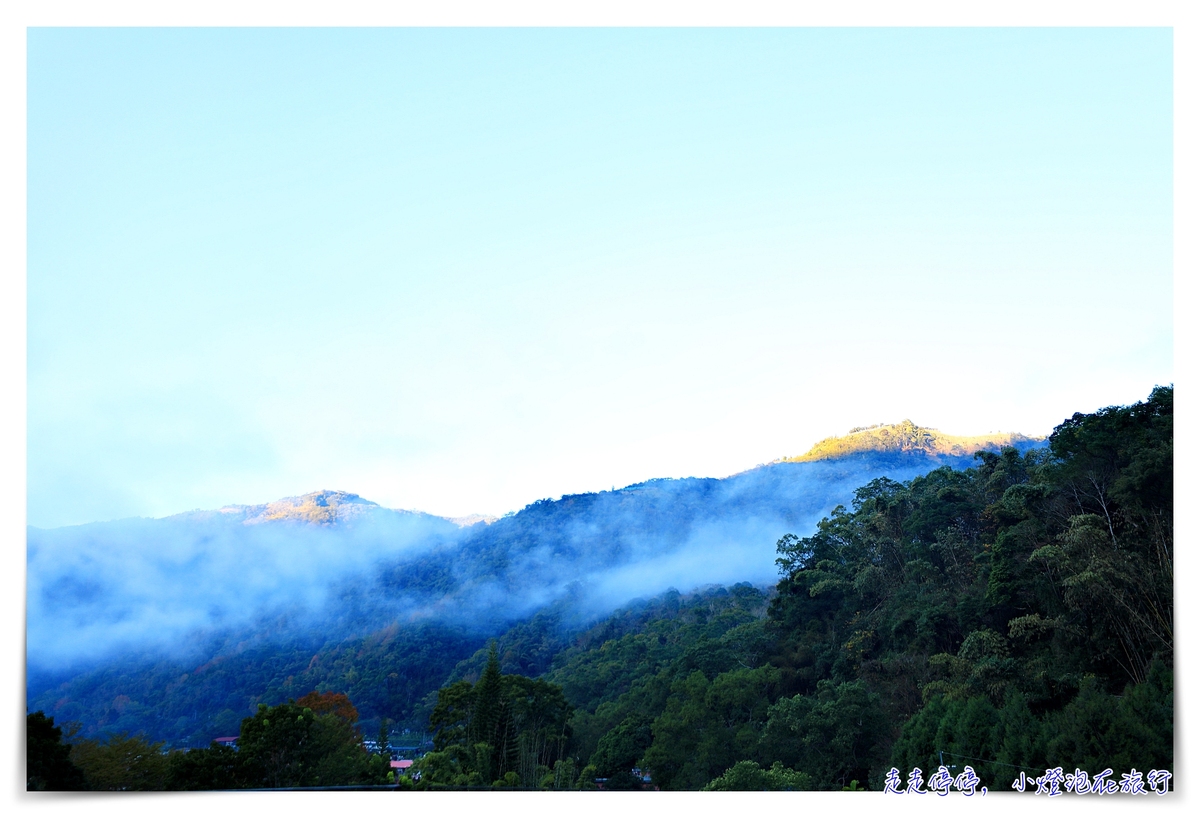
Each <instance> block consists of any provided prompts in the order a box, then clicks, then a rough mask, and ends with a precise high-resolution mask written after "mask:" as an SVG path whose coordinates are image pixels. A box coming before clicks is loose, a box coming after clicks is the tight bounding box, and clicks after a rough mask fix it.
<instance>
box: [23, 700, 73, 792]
mask: <svg viewBox="0 0 1200 818" xmlns="http://www.w3.org/2000/svg"><path fill="white" fill-rule="evenodd" d="M71 749H72V747H71V745H70V744H64V743H63V741H62V728H60V727H55V726H54V719H53V718H52V717H47V716H46V714H45V713H43V712H42V711H41V710H39V711H37V712H36V713H28V714H26V716H25V775H26V783H25V786H26V788H27V789H29V790H84V789H87V782H86V780H85V779H84V776H83V771H82V770H80V769H79V768H78V767H77V766H76V765H75V764H74V763H73V762H72V761H71Z"/></svg>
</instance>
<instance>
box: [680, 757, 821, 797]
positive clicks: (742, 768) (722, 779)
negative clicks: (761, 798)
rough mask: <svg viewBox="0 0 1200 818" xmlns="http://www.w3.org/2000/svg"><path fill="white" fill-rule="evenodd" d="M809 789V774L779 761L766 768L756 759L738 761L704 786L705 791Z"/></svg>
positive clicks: (810, 779)
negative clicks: (790, 768)
mask: <svg viewBox="0 0 1200 818" xmlns="http://www.w3.org/2000/svg"><path fill="white" fill-rule="evenodd" d="M811 789H813V785H812V777H811V776H809V775H808V774H807V773H802V772H797V771H796V770H789V769H788V768H786V767H784V766H783V762H781V761H776V762H775V763H774V764H772V765H771V767H770V769H766V770H764V769H763V768H762V767H760V766H759V764H758V762H757V761H739V762H738V763H737V764H734V765H733V766H732V767H730V768H729V769H728V770H726V771H725V772H724V773H723V774H722V775H720V776H718V777H717V778H714V779H713V780H712V781H710V782H708V784H707V785H705V787H704V790H705V791H707V792H727V791H741V792H747V791H756V790H811Z"/></svg>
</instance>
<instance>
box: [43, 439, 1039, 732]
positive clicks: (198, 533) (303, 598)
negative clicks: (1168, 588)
mask: <svg viewBox="0 0 1200 818" xmlns="http://www.w3.org/2000/svg"><path fill="white" fill-rule="evenodd" d="M1027 445H1033V442H1032V441H1027ZM970 462H971V460H970V458H969V457H965V456H956V455H945V454H937V453H932V454H931V453H929V452H926V451H924V450H919V449H914V450H911V451H895V452H893V451H884V452H878V453H875V454H871V453H868V452H861V451H860V452H856V453H855V455H854V456H853V457H849V458H834V459H826V460H819V461H812V462H803V463H783V462H780V463H774V464H770V465H766V466H761V467H758V468H755V469H751V470H749V471H746V472H743V473H741V474H737V475H734V476H732V477H728V478H725V479H722V480H717V479H701V478H687V479H680V480H675V479H663V480H651V481H647V482H645V483H639V484H634V485H632V486H627V487H625V488H623V489H617V490H613V491H605V492H598V493H592V494H581V495H569V496H564V497H562V498H560V499H558V500H550V499H546V500H540V501H537V502H535V503H532V504H530V505H529V506H527V507H526V508H524V509H522V510H521V511H520V512H517V513H516V514H512V515H509V516H506V517H504V518H502V519H500V520H497V521H495V522H493V523H491V524H485V523H479V524H476V525H473V526H469V527H460V526H458V525H455V524H453V523H452V522H451V521H447V520H443V519H441V518H437V517H431V516H429V515H425V514H420V513H416V512H402V511H396V510H392V509H385V508H382V507H380V506H377V505H375V504H374V503H371V502H369V501H366V500H364V499H363V498H360V497H358V496H357V495H352V494H346V493H343V492H331V491H325V492H318V493H315V494H311V495H305V496H304V497H299V498H288V499H285V500H282V501H278V502H276V503H270V504H264V505H260V506H229V507H226V508H223V509H219V510H216V511H209V512H189V513H187V514H181V515H176V516H174V517H169V518H166V519H162V520H142V519H136V520H124V521H117V522H113V523H96V524H92V525H87V526H76V527H71V528H63V529H53V530H39V529H34V528H31V529H30V530H29V550H28V554H29V560H28V578H29V579H28V590H29V593H28V599H29V603H28V616H29V625H28V635H29V640H28V691H29V698H30V702H31V706H33V705H34V704H36V706H37V707H38V708H43V709H45V711H46V712H47V714H49V715H57V716H58V717H59V718H60V720H61V719H63V718H66V719H70V720H79V721H80V722H81V723H82V724H83V730H84V735H95V734H98V733H100V732H104V731H112V730H128V731H134V732H136V731H138V730H143V731H145V732H147V733H148V734H151V735H153V736H155V737H157V738H160V739H163V740H166V741H169V742H172V743H197V742H199V743H204V742H206V741H207V740H208V738H210V737H211V736H213V735H220V734H223V733H228V732H229V730H230V729H232V728H233V727H236V724H237V723H238V719H240V718H241V716H243V715H248V714H250V713H252V712H254V706H255V705H256V704H257V703H258V702H260V701H264V700H266V701H274V700H276V699H283V698H286V697H287V696H295V695H303V694H304V693H306V692H308V690H311V689H313V688H314V687H319V688H321V689H334V690H339V691H343V692H347V693H349V694H350V695H351V696H352V698H353V700H354V701H355V703H356V705H358V707H359V709H360V712H361V713H362V715H363V716H364V718H368V719H370V718H378V717H381V716H387V717H388V718H392V719H405V718H409V717H411V716H412V715H413V713H414V708H416V707H418V705H420V704H421V703H422V702H423V701H424V699H425V696H426V695H427V694H428V693H429V692H430V691H432V690H435V689H436V688H437V686H438V685H439V684H440V683H441V682H442V681H444V680H445V679H446V678H447V674H449V672H450V671H451V669H452V668H453V667H454V665H455V664H456V663H457V662H459V661H460V660H462V659H464V658H467V657H469V656H471V655H472V654H473V653H475V652H476V651H477V650H478V649H479V648H480V647H481V646H482V645H483V644H484V643H485V641H486V639H488V638H489V637H493V636H496V635H498V634H501V633H504V632H505V631H506V630H507V629H509V628H511V627H514V626H517V625H519V624H520V623H523V622H525V623H528V622H532V621H533V620H532V619H531V617H535V616H537V615H539V612H540V615H541V617H542V620H540V621H545V622H549V621H553V623H554V624H553V628H552V629H547V628H543V629H542V630H543V631H544V632H545V633H546V634H547V636H546V639H547V640H549V641H547V642H546V643H545V645H544V646H543V649H542V654H541V658H540V659H538V660H536V661H531V662H527V663H526V664H525V665H524V666H522V667H521V668H519V670H520V671H521V672H525V673H540V672H542V671H544V670H545V669H547V668H548V667H549V658H550V656H552V655H553V650H554V645H557V644H561V643H563V640H566V639H567V638H568V637H569V636H570V635H571V634H573V633H575V632H577V631H579V630H581V629H583V628H586V627H588V626H589V625H590V624H591V623H593V622H595V621H597V619H598V618H602V617H604V616H605V615H607V614H608V613H609V612H611V611H612V610H614V609H615V608H617V607H619V606H621V605H624V604H626V603H627V602H629V601H630V600H632V599H635V598H637V597H651V596H654V595H656V594H659V593H661V592H663V591H664V590H666V589H668V588H672V587H673V588H678V589H681V590H683V591H689V590H691V589H693V588H697V587H702V586H706V585H711V584H733V583H737V582H742V581H749V582H751V583H758V584H767V583H771V582H773V581H774V579H775V576H776V569H775V565H774V559H775V554H774V543H775V542H776V540H778V539H779V538H780V537H781V536H783V535H784V534H785V533H787V532H790V531H801V532H806V531H811V530H813V528H814V527H815V524H816V522H817V521H818V520H819V519H820V518H821V516H822V515H824V514H827V513H828V511H829V509H830V508H832V507H834V506H835V505H837V504H838V503H844V502H848V501H849V500H850V499H851V498H852V496H853V492H854V490H855V488H856V487H857V486H859V485H861V484H862V483H863V482H865V481H867V480H870V479H872V478H875V477H878V476H881V475H886V476H888V477H890V478H892V479H906V478H908V477H912V476H914V475H917V474H921V473H924V472H927V471H929V470H930V469H933V468H936V467H938V466H939V465H944V464H953V465H965V464H967V463H970ZM547 617H549V618H547ZM556 640H557V641H556ZM506 670H509V669H508V668H506ZM301 688H303V689H301Z"/></svg>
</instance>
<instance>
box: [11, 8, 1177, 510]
mask: <svg viewBox="0 0 1200 818" xmlns="http://www.w3.org/2000/svg"><path fill="white" fill-rule="evenodd" d="M1171 66H1172V41H1171V33H1170V31H1169V30H1167V29H969V30H968V29H961V30H954V29H929V30H926V29H894V30H881V29H845V30H822V29H779V30H775V29H772V30H761V29H694V30H674V29H654V30H620V29H615V30H614V29H600V30H574V29H572V30H556V29H493V30H487V29H416V30H413V29H409V30H389V29H337V30H332V29H307V30H286V29H243V30H238V29H231V30H221V29H180V30H162V29H136V30H135V29H32V30H31V31H30V33H29V36H28V284H27V286H28V381H27V384H28V429H29V431H28V447H27V458H28V522H29V523H30V524H32V525H36V526H43V527H48V526H59V525H70V524H77V523H83V522H88V521H93V520H105V519H114V518H119V517H128V516H163V515H167V514H172V513H176V512H180V511H184V510H187V509H191V508H216V507H219V506H222V505H226V504H230V503H261V502H266V501H270V500H274V499H276V498H278V497H284V496H290V495H299V494H303V493H306V492H309V491H313V490H316V489H321V488H330V489H344V490H347V491H352V492H356V493H358V494H361V495H363V496H365V497H370V498H371V499H372V500H375V501H377V502H380V503H382V504H384V505H386V506H391V507H398V508H409V509H420V510H424V511H428V512H430V513H433V514H439V515H445V516H458V515H464V514H468V513H475V512H479V513H487V514H495V515H500V514H503V513H504V512H506V511H508V510H511V509H515V508H520V507H522V506H524V505H525V504H527V503H529V502H531V501H533V500H535V499H537V498H539V497H547V496H554V497H557V496H559V495H561V494H564V493H577V492H583V491H595V490H601V489H607V488H609V487H610V486H622V485H627V484H630V483H633V482H636V481H639V480H644V479H647V478H650V477H674V476H686V475H699V476H715V477H720V476H724V475H728V474H731V473H733V472H737V471H741V470H743V469H746V468H749V467H751V466H753V465H755V464H756V463H763V462H768V461H771V460H774V459H776V458H779V457H784V456H789V455H798V454H801V453H803V452H804V451H806V450H807V449H808V448H809V447H810V446H811V445H812V444H813V443H815V442H816V441H818V440H820V439H822V438H825V437H828V436H830V435H836V434H842V433H845V432H846V431H847V430H848V429H849V428H851V427H852V426H860V425H869V424H873V423H879V422H888V423H890V422H895V421H898V420H900V419H901V418H906V417H907V418H912V419H913V420H914V421H915V422H917V423H919V424H921V425H923V426H932V427H935V428H939V429H941V430H943V431H945V432H949V433H953V434H964V435H965V434H979V433H984V432H989V431H994V430H1006V431H1019V432H1024V433H1026V434H1030V435H1042V434H1046V433H1048V432H1049V431H1050V430H1051V429H1052V428H1053V427H1054V425H1055V424H1057V423H1059V422H1061V421H1062V419H1063V418H1064V417H1067V416H1069V415H1070V414H1071V413H1073V412H1076V411H1082V412H1087V411H1093V410H1095V409H1097V408H1099V407H1101V406H1105V405H1110V404H1117V403H1122V404H1124V403H1131V402H1134V401H1137V400H1140V399H1143V398H1145V396H1146V395H1147V394H1149V392H1150V389H1151V387H1152V386H1154V385H1155V384H1156V383H1159V384H1165V383H1169V382H1171V381H1173V380H1174V374H1173V352H1172V331H1173V325H1172V215H1173V214H1172V76H1171Z"/></svg>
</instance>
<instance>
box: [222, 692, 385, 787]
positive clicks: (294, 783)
mask: <svg viewBox="0 0 1200 818" xmlns="http://www.w3.org/2000/svg"><path fill="white" fill-rule="evenodd" d="M343 698H344V697H343ZM346 704H349V702H348V701H347V702H346ZM350 709H353V706H352V705H350ZM238 758H239V760H240V762H241V765H242V771H243V775H244V776H245V778H244V780H245V782H246V784H247V786H250V787H270V788H276V787H318V786H331V785H345V784H375V783H384V782H385V781H386V776H387V771H386V770H384V768H383V767H382V765H381V764H379V763H378V761H376V763H375V764H372V763H371V762H372V758H371V756H370V755H369V754H368V753H367V751H366V749H365V748H364V747H363V745H362V736H361V734H360V733H359V731H358V729H357V727H356V726H355V725H354V723H353V722H351V721H349V720H348V719H347V718H346V714H345V712H344V711H343V713H338V712H336V710H333V711H330V712H324V713H320V714H318V713H314V712H313V710H312V709H311V708H309V707H301V706H300V705H299V704H297V703H296V702H294V701H293V702H288V703H286V704H281V705H277V706H275V707H268V706H266V705H265V704H263V705H259V708H258V712H257V713H255V715H254V716H252V717H250V718H247V719H245V720H243V721H242V732H241V735H240V736H239V738H238Z"/></svg>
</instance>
